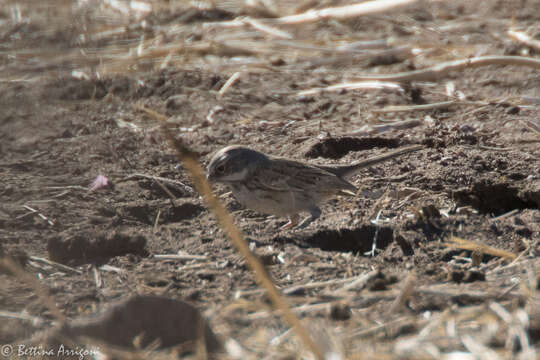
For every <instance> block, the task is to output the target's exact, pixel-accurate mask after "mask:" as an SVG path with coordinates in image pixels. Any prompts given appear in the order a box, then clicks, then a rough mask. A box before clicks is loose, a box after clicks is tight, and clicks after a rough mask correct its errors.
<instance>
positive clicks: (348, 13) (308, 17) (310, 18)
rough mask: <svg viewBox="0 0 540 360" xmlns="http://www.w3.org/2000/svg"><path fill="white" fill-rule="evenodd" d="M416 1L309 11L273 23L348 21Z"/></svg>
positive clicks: (379, 1) (392, 0)
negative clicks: (327, 20)
mask: <svg viewBox="0 0 540 360" xmlns="http://www.w3.org/2000/svg"><path fill="white" fill-rule="evenodd" d="M416 1H417V0H373V1H366V2H363V3H360V4H353V5H346V6H341V7H333V8H325V9H320V10H308V11H306V12H304V13H302V14H297V15H290V16H284V17H280V18H278V19H275V20H273V21H272V22H274V23H277V24H301V23H306V22H314V21H320V20H324V19H348V18H352V17H357V16H363V15H369V14H375V13H380V12H385V11H388V10H391V9H395V8H397V7H400V6H404V5H410V4H413V3H415V2H416Z"/></svg>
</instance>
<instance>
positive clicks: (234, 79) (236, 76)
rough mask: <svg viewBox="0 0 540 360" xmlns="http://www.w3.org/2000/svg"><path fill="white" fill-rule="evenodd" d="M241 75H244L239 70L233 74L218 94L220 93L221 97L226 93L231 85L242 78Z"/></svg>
mask: <svg viewBox="0 0 540 360" xmlns="http://www.w3.org/2000/svg"><path fill="white" fill-rule="evenodd" d="M240 75H242V72H241V71H237V72H235V73H234V74H232V75H231V77H230V78H229V79H228V80H227V82H225V84H223V86H222V87H221V89H219V92H218V94H219V96H220V97H222V96H223V95H225V93H226V92H227V90H229V88H230V87H231V86H233V85H234V83H235V82H236V81H238V79H239V78H240Z"/></svg>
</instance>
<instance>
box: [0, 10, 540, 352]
mask: <svg viewBox="0 0 540 360" xmlns="http://www.w3.org/2000/svg"><path fill="white" fill-rule="evenodd" d="M7 3H8V4H6V6H4V7H3V8H2V9H0V39H2V40H1V41H0V43H1V52H0V68H1V69H2V70H1V73H0V78H1V82H0V140H1V141H0V175H1V182H0V246H1V250H2V252H3V253H4V254H6V255H7V256H9V257H12V258H15V259H16V260H17V261H19V263H21V264H22V265H23V267H24V270H25V271H26V272H27V274H29V275H31V276H30V278H32V279H34V282H31V281H30V282H29V281H27V280H25V279H26V278H25V277H24V276H22V275H18V276H13V274H10V273H9V271H8V270H6V269H4V271H3V273H2V274H0V289H1V290H0V311H1V314H0V315H1V316H2V317H1V320H0V344H20V343H22V342H25V341H29V340H28V339H30V338H35V337H36V336H38V334H39V333H40V332H43V331H44V332H47V329H49V328H51V327H52V326H53V325H54V324H55V323H56V322H57V321H58V320H59V319H58V316H57V315H55V314H54V312H53V311H52V310H51V308H50V306H48V305H47V303H46V302H45V301H44V297H43V294H41V293H40V291H39V290H38V289H39V288H41V289H46V290H47V293H48V295H46V296H45V298H46V299H49V301H50V300H52V303H53V304H54V307H56V308H57V309H58V310H59V312H60V313H61V314H63V316H65V317H67V319H68V321H69V320H71V319H75V318H78V317H80V316H86V315H91V314H94V313H96V312H99V311H100V310H101V309H104V308H106V307H107V305H109V304H111V303H113V302H115V301H117V300H119V299H122V298H124V297H126V296H128V295H132V294H153V295H162V296H165V297H168V298H172V299H183V300H186V301H188V302H190V303H191V304H193V305H195V306H196V307H197V308H199V309H200V310H201V311H202V313H203V315H204V316H205V318H206V319H208V321H209V324H210V325H211V327H212V328H213V330H214V332H215V333H217V334H218V335H219V336H220V337H221V338H222V339H235V340H236V341H237V342H238V343H239V344H240V345H241V346H242V347H243V348H244V351H245V353H244V355H242V357H245V358H261V357H263V356H264V357H269V358H274V357H279V358H287V356H289V357H290V358H299V357H300V356H301V354H303V353H304V354H305V351H306V348H305V347H303V346H302V345H301V343H300V342H299V340H298V339H297V338H296V337H295V335H294V334H293V333H289V332H287V329H289V326H288V325H287V323H286V322H285V321H283V320H282V319H281V318H280V317H279V314H277V313H272V308H271V306H270V303H269V300H268V298H267V297H266V295H265V293H264V292H263V291H260V290H258V289H259V287H258V286H257V284H256V281H255V278H254V276H253V274H252V273H251V271H250V270H249V268H248V267H247V266H246V265H245V263H244V261H243V259H242V257H241V256H240V255H239V254H238V253H237V251H236V249H235V248H234V246H233V245H232V244H231V242H230V241H229V240H228V238H227V236H226V235H225V234H224V232H223V230H221V229H220V226H219V225H218V222H217V220H216V218H215V216H214V214H213V213H212V212H211V211H209V210H208V208H207V207H206V205H205V203H204V201H203V199H202V197H201V196H200V195H198V193H197V192H196V191H195V190H194V188H193V183H192V181H191V178H190V176H189V174H187V173H186V171H185V170H184V168H183V166H182V165H181V163H180V162H179V161H178V159H177V157H176V153H175V150H174V149H172V148H171V147H170V146H169V144H168V143H167V141H166V138H165V137H164V136H163V133H162V132H161V130H160V128H159V122H158V120H157V119H156V117H155V116H152V115H149V113H148V112H146V111H144V110H143V108H146V109H151V110H152V111H155V112H157V113H160V114H162V115H165V116H166V117H167V118H168V122H169V125H170V127H171V128H173V129H174V133H175V136H177V137H178V138H180V139H182V141H183V142H184V143H185V144H186V145H187V146H188V147H189V148H190V149H191V150H193V151H195V152H196V153H197V154H199V155H200V159H201V161H202V162H203V164H206V162H207V161H208V160H209V157H210V156H211V154H212V152H213V151H215V150H217V149H220V148H221V147H223V146H226V145H230V144H244V145H249V146H252V147H254V148H256V149H258V150H261V151H264V152H267V153H270V154H273V155H279V156H285V157H290V158H294V159H298V160H302V161H310V162H314V163H321V164H329V163H331V164H343V163H350V162H353V161H356V160H361V159H364V158H366V157H369V156H375V155H379V154H383V153H385V152H387V151H391V150H393V149H396V148H399V147H402V146H407V145H410V144H423V145H425V149H424V150H421V151H419V152H416V153H413V154H408V155H404V156H402V157H400V158H399V159H395V160H390V161H387V162H385V163H383V164H380V165H376V166H373V167H371V168H368V169H366V170H364V171H362V172H360V173H359V174H358V175H357V176H355V177H354V178H353V180H352V182H353V183H354V184H355V185H356V186H358V187H359V189H360V190H359V192H358V194H357V196H356V197H336V198H335V199H332V200H330V201H328V202H327V203H325V204H324V205H323V207H322V210H323V216H322V217H321V218H320V219H319V220H317V221H315V222H314V223H312V224H310V225H309V226H308V227H307V228H305V229H292V230H286V231H281V230H280V229H279V227H280V226H281V225H283V224H284V223H285V221H286V219H282V218H274V217H268V216H265V215H263V214H259V213H256V212H254V211H251V210H247V209H244V208H242V206H240V205H239V204H238V203H237V202H236V201H235V200H234V198H233V197H232V196H231V195H230V194H228V193H227V191H228V190H227V189H226V188H224V187H220V186H216V187H215V190H216V193H217V194H218V195H219V196H220V198H221V199H222V200H223V202H224V203H225V204H226V206H227V209H228V210H229V211H230V212H231V214H232V215H233V217H234V219H235V221H236V223H237V225H238V226H239V228H240V229H241V230H242V231H243V232H244V234H245V235H246V237H247V239H248V241H249V245H250V248H251V249H252V250H253V251H254V252H255V253H256V254H257V255H259V256H260V259H261V261H263V263H264V264H265V266H266V268H267V270H268V271H269V273H270V274H271V276H272V278H273V280H274V282H275V284H276V285H277V286H278V287H279V288H281V289H282V290H284V291H285V292H286V294H287V295H286V296H287V300H288V301H289V303H290V304H291V306H292V307H294V308H298V309H296V310H295V311H296V313H297V314H299V316H300V317H302V318H303V319H304V324H305V325H306V326H307V327H308V328H309V329H310V330H309V331H310V333H311V334H312V336H313V337H314V338H316V339H318V340H317V342H318V343H319V345H320V346H321V347H323V348H325V349H333V351H335V352H337V353H340V354H341V355H342V356H343V357H346V358H351V359H353V358H377V357H379V358H386V359H387V358H396V357H400V358H440V357H443V356H444V355H445V354H452V353H456V352H461V354H462V355H463V356H472V357H470V358H479V357H474V356H480V354H487V355H486V356H491V357H487V358H496V356H500V357H501V358H512V357H516V358H517V357H518V356H523V358H527V359H529V358H531V359H532V358H534V357H535V356H540V355H538V354H540V353H539V351H540V310H539V307H540V305H539V304H540V302H539V295H540V290H539V287H540V272H539V271H540V261H539V259H538V255H539V254H540V241H539V240H540V211H539V208H540V161H539V158H540V147H539V142H540V137H539V127H540V105H539V101H538V99H539V96H540V68H538V67H537V68H533V67H527V66H497V65H490V66H481V67H476V68H465V69H462V70H459V71H453V72H450V73H447V74H443V75H441V76H440V77H439V78H437V79H432V80H422V81H412V82H408V83H407V84H401V87H400V88H399V89H397V90H396V89H395V88H386V89H360V90H354V89H352V90H351V89H342V90H339V91H315V92H313V93H307V94H305V93H304V94H299V93H300V92H302V91H305V90H310V89H315V88H317V89H320V88H326V87H328V86H331V85H335V84H339V83H343V82H348V81H354V79H355V77H357V76H359V75H361V74H385V73H397V72H403V71H411V70H414V69H422V68H426V67H429V66H432V65H435V64H439V63H441V62H444V61H450V60H456V59H464V58H467V57H472V56H484V55H515V56H525V57H530V58H533V59H537V60H538V59H540V58H539V57H538V54H539V53H540V49H539V48H536V49H535V47H534V46H527V45H523V44H521V43H519V42H517V41H516V40H515V39H513V38H512V37H509V36H508V34H507V31H508V30H509V29H510V28H511V27H513V28H515V29H518V30H519V31H524V32H526V33H527V34H528V35H530V36H531V38H532V39H533V40H534V38H535V36H536V39H538V38H539V37H540V36H539V34H540V25H539V24H540V23H539V20H540V12H539V11H538V9H539V8H540V2H539V1H482V2H470V1H456V2H448V3H446V2H430V1H422V2H420V3H416V4H412V5H409V6H406V7H401V8H399V9H394V10H389V11H387V12H385V13H378V14H375V15H369V16H359V17H353V18H350V19H326V20H319V21H316V22H311V23H302V24H294V25H280V26H276V25H274V26H273V28H274V29H277V30H280V31H286V32H287V33H288V34H289V35H291V38H290V39H280V38H278V37H276V36H277V35H279V34H270V33H268V32H265V31H260V30H257V29H256V27H255V26H251V25H245V24H244V25H241V26H240V25H238V24H236V25H234V24H229V25H226V24H225V23H224V22H228V21H232V20H234V19H236V18H237V17H238V16H245V15H250V16H251V17H252V18H261V17H263V16H267V17H269V16H272V15H276V14H277V15H288V14H292V13H294V11H296V12H301V11H303V10H306V9H309V8H323V7H328V6H337V5H344V3H339V2H330V1H321V2H317V1H313V2H310V3H309V4H308V3H304V5H305V9H302V8H299V7H298V5H293V4H292V3H285V2H276V3H271V2H268V4H270V5H272V4H273V6H274V7H272V6H270V5H268V7H267V8H264V6H263V5H259V7H256V6H255V5H254V6H253V7H249V6H247V5H245V4H244V3H233V2H224V3H220V2H216V3H217V8H212V7H209V8H207V9H200V8H195V7H193V6H194V5H190V4H173V2H171V3H169V2H155V3H153V7H152V10H151V11H150V12H145V11H144V8H143V9H142V10H141V9H138V8H137V7H132V8H129V2H125V3H120V4H121V6H120V5H118V4H116V3H113V2H105V1H103V2H100V1H96V2H94V3H92V4H90V3H89V2H82V1H81V2H78V3H71V2H63V1H57V2H52V1H44V2H42V3H40V5H32V2H24V1H22V2H19V1H7ZM253 3H254V4H256V2H253ZM262 3H264V2H261V4H262ZM115 4H116V5H115ZM113 5H115V6H117V7H115V6H113ZM122 6H126V8H122ZM295 6H296V8H295ZM125 9H128V10H126V11H123V10H125ZM137 9H138V10H141V11H139V12H138V10H137ZM216 23H219V24H216ZM267 24H270V25H271V23H270V22H268V23H267ZM367 41H372V42H373V43H374V44H375V43H378V44H379V45H380V44H383V45H382V47H381V46H379V47H378V48H377V47H375V48H373V49H369V48H366V43H365V42H367ZM536 41H537V42H538V40H536ZM357 48H358V49H359V50H355V49H357ZM413 48H414V49H416V50H415V51H411V49H413ZM343 49H345V50H343ZM236 72H239V73H240V74H239V78H238V79H237V80H236V81H235V82H233V83H232V84H231V86H230V87H228V88H227V89H226V91H224V92H223V93H222V94H221V93H220V90H222V89H223V87H224V85H225V84H226V82H227V80H228V79H230V77H231V76H232V75H233V74H234V73H236ZM449 100H452V101H453V103H451V104H447V105H445V106H443V107H438V108H432V109H427V110H422V109H409V110H408V111H401V112H398V111H392V112H383V111H382V110H384V109H388V108H389V107H390V106H397V105H405V106H411V105H414V106H416V105H421V104H432V103H436V102H442V101H449ZM391 109H392V108H390V110H391ZM396 122H401V123H402V125H403V124H405V125H408V126H404V127H400V126H395V123H396ZM385 125H386V126H385ZM388 125H390V126H388ZM98 175H102V176H104V177H106V178H107V179H108V181H109V184H108V185H107V186H105V187H103V188H99V189H97V190H94V191H90V190H89V187H90V184H91V183H92V182H93V181H94V179H96V177H98ZM159 178H163V179H159ZM452 237H457V238H461V239H464V240H467V241H474V242H475V243H477V244H483V245H486V246H489V248H487V247H483V248H480V247H477V248H476V250H475V248H474V246H473V247H471V245H470V243H467V242H463V243H459V244H458V245H457V247H449V246H447V245H448V242H450V241H452V240H451V239H452ZM374 241H376V245H377V248H376V250H374V252H373V253H371V254H370V252H371V251H372V244H373V242H374ZM473 250H474V251H473ZM179 253H180V254H181V255H182V256H179V257H178V258H177V259H174V258H172V259H170V258H159V257H155V255H166V254H167V255H178V254H179ZM184 255H192V257H190V256H184ZM516 255H517V256H519V257H518V258H516ZM42 259H49V260H52V261H55V262H57V263H62V264H65V265H67V266H69V267H70V268H71V269H69V268H62V267H59V266H58V265H55V264H52V265H51V264H47V263H45V262H44V261H43V260H42ZM72 269H75V270H76V271H73V270H72ZM366 274H368V275H366ZM364 275H366V277H365V280H366V281H363V282H362V281H359V282H357V283H356V284H352V285H351V283H350V282H351V281H353V280H354V279H358V278H359V277H360V278H361V277H362V276H364ZM347 279H351V280H350V281H349V282H348V280H347ZM35 280H37V283H39V285H36V284H35V283H36V281H35ZM315 282H321V283H320V284H315V285H313V283H315ZM32 284H34V285H32ZM306 284H311V285H306ZM349 285H351V286H349ZM35 318H38V319H39V321H37V320H36V319H35ZM32 319H33V320H34V321H32ZM272 339H273V340H274V341H273V342H271V340H272ZM535 350H536V355H534V354H535V352H534V351H535ZM325 351H326V350H325ZM328 351H330V350H328ZM228 356H232V355H228ZM464 358H465V357H464ZM467 358H468V357H467Z"/></svg>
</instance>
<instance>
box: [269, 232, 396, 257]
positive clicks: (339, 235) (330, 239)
mask: <svg viewBox="0 0 540 360" xmlns="http://www.w3.org/2000/svg"><path fill="white" fill-rule="evenodd" d="M375 235H377V249H379V250H384V249H385V248H386V247H387V246H388V245H389V244H390V243H391V242H392V241H393V240H394V231H393V229H392V228H390V227H377V226H375V225H364V226H361V227H359V228H356V229H325V230H319V231H316V232H310V233H303V234H294V236H292V237H285V236H279V237H276V238H274V239H273V241H275V242H279V243H291V242H293V243H296V244H299V245H301V246H305V247H310V248H311V247H316V248H320V249H321V250H324V251H341V252H354V253H359V254H364V253H366V252H369V251H371V248H372V244H373V239H374V238H375Z"/></svg>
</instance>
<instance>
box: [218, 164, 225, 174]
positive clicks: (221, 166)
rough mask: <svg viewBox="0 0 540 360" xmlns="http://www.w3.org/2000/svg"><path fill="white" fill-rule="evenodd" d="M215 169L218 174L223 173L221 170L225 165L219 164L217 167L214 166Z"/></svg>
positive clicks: (223, 169)
mask: <svg viewBox="0 0 540 360" xmlns="http://www.w3.org/2000/svg"><path fill="white" fill-rule="evenodd" d="M216 171H217V172H218V173H220V174H223V172H224V171H225V165H219V166H218V167H217V168H216Z"/></svg>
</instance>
